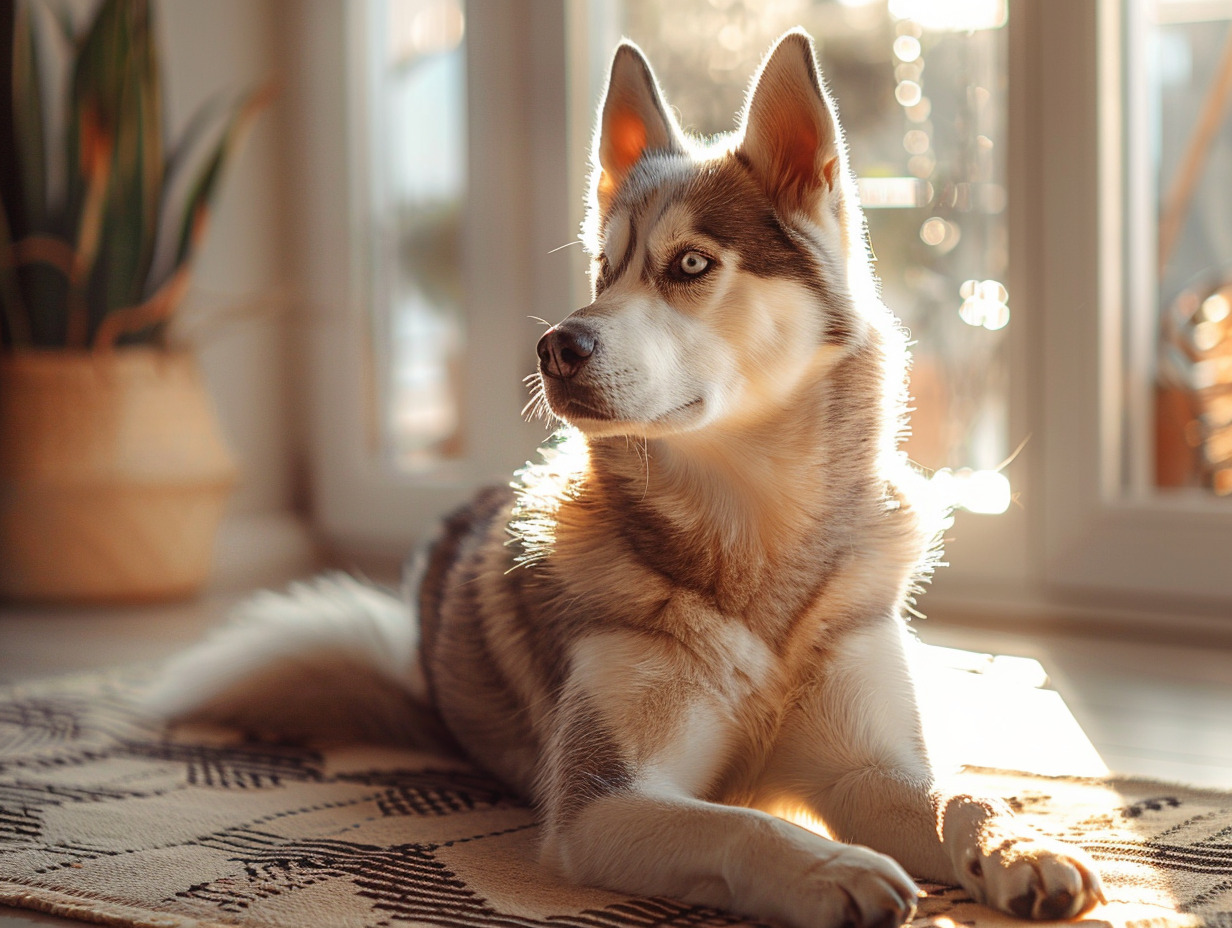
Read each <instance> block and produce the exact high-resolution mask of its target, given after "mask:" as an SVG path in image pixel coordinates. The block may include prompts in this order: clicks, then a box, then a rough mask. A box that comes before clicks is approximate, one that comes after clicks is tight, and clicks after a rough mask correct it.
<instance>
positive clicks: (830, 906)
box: [793, 846, 920, 928]
mask: <svg viewBox="0 0 1232 928" xmlns="http://www.w3.org/2000/svg"><path fill="white" fill-rule="evenodd" d="M795 888H796V889H797V891H799V892H800V895H801V898H800V907H801V908H802V909H805V910H806V911H804V912H801V913H800V914H801V916H802V917H801V918H800V919H799V921H798V923H799V924H808V925H819V926H825V928H897V926H899V925H905V924H906V923H907V922H909V921H911V919H912V917H913V916H914V915H915V906H916V900H917V898H918V897H919V894H920V890H919V888H918V887H917V886H916V885H915V882H914V881H913V880H912V879H911V877H909V876H908V875H907V871H905V870H904V869H903V868H902V867H901V866H899V864H898V862H897V861H895V860H893V859H891V858H889V857H887V856H885V855H884V854H878V853H877V852H876V851H872V850H869V849H868V848H865V847H855V846H847V847H844V848H843V849H842V850H840V851H839V852H838V854H836V855H835V856H834V857H832V858H830V859H829V860H826V861H818V862H817V863H816V864H814V865H813V866H811V867H810V868H809V869H808V870H807V871H806V872H805V874H804V875H803V877H802V878H801V879H800V880H799V881H798V883H797V886H796V887H795ZM795 921H796V920H794V919H793V922H795Z"/></svg>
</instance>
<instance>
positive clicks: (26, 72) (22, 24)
mask: <svg viewBox="0 0 1232 928" xmlns="http://www.w3.org/2000/svg"><path fill="white" fill-rule="evenodd" d="M13 32H14V35H13V129H14V139H13V141H14V147H15V148H16V152H15V153H16V156H17V168H18V174H19V177H20V183H21V188H22V189H21V194H22V196H21V199H22V204H21V206H22V216H23V218H24V222H23V225H24V228H23V229H20V230H18V231H19V233H20V234H28V233H29V232H36V231H37V232H41V231H45V230H46V228H47V171H46V167H45V165H46V163H47V158H46V151H45V141H44V128H43V91H42V81H41V80H40V78H39V54H38V43H37V39H36V37H35V34H34V22H33V17H32V15H31V11H30V5H29V3H20V2H19V3H18V4H17V12H16V20H15V23H14V30H13Z"/></svg>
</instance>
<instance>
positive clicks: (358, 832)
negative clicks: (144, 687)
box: [0, 675, 1232, 928]
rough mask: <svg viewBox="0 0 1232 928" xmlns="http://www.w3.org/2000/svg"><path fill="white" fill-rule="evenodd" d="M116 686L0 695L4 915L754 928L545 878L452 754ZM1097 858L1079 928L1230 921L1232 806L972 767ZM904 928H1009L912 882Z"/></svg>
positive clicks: (507, 799)
mask: <svg viewBox="0 0 1232 928" xmlns="http://www.w3.org/2000/svg"><path fill="white" fill-rule="evenodd" d="M132 687H133V684H132V683H131V682H125V680H124V679H123V678H120V677H118V676H115V675H111V676H95V677H89V678H80V679H74V680H67V681H66V680H57V681H49V682H43V683H38V684H30V685H22V686H18V687H13V688H8V689H3V690H0V903H4V904H8V905H15V906H22V907H26V908H31V909H38V910H41V911H44V912H51V913H55V914H59V915H63V916H68V917H71V918H78V919H82V920H85V921H94V922H100V923H105V924H110V925H118V926H150V928H154V926H157V928H172V926H183V928H190V926H193V928H205V926H215V925H241V926H258V925H259V926H270V928H304V926H308V925H338V926H357V928H359V926H363V928H385V926H389V928H399V926H408V925H434V926H449V928H470V926H473V928H529V926H552V928H649V926H679V928H685V926H688V928H711V926H743V925H753V924H754V923H752V922H749V921H746V920H744V919H740V918H736V917H734V916H731V915H728V914H725V913H722V912H717V911H714V910H711V909H703V908H698V907H695V906H688V905H684V904H682V903H678V902H675V901H672V900H669V899H645V898H637V897H630V896H622V895H618V894H615V893H609V892H602V891H599V890H592V889H583V888H578V887H575V886H570V885H567V884H564V883H562V882H561V881H560V880H559V879H557V878H555V877H554V876H553V875H552V874H551V873H549V872H548V871H545V870H544V869H543V868H541V867H540V866H539V864H538V863H537V860H536V855H535V843H536V832H537V826H536V824H535V820H534V817H533V815H532V813H531V812H530V810H528V809H527V808H526V807H525V806H523V805H522V804H520V803H519V802H518V801H517V800H516V799H515V798H514V797H513V796H511V795H509V794H508V793H507V792H506V791H505V790H504V789H503V788H502V787H501V786H500V785H499V784H498V783H496V782H495V781H493V780H492V779H490V778H489V777H486V776H484V775H482V774H480V773H478V772H476V771H475V770H474V768H472V767H470V766H468V765H467V764H465V763H464V762H462V761H460V760H457V759H456V758H452V757H449V756H447V755H442V754H430V753H417V752H413V751H407V750H394V749H387V748H378V747H368V746H358V745H357V746H349V747H339V748H328V749H319V748H313V747H307V746H299V745H290V744H282V743H270V742H258V741H252V740H246V739H244V738H243V737H241V736H240V735H239V734H238V733H236V732H232V731H225V730H220V729H205V728H197V727H194V728H183V729H178V730H176V731H175V732H173V733H168V732H166V731H164V730H162V729H161V728H158V727H153V726H151V725H149V724H148V723H145V722H143V721H142V720H141V719H140V717H139V716H137V714H136V713H134V712H133V711H132V710H131V709H130V706H129V699H130V696H131V693H132V692H133V688H132ZM960 784H961V786H962V788H963V789H969V790H971V791H979V792H986V793H991V794H994V795H1001V796H1004V797H1006V798H1007V799H1009V800H1010V802H1011V803H1012V804H1013V805H1014V806H1015V807H1016V808H1017V809H1018V810H1019V811H1020V813H1021V814H1022V815H1023V816H1024V817H1026V818H1027V819H1029V820H1030V821H1032V822H1033V823H1034V824H1035V825H1036V826H1037V827H1038V828H1040V829H1041V830H1043V831H1046V832H1048V833H1050V834H1053V835H1056V836H1057V837H1061V838H1065V839H1067V840H1070V841H1073V842H1074V843H1076V844H1079V845H1081V846H1083V847H1084V848H1086V849H1087V851H1089V852H1090V853H1091V854H1092V855H1093V856H1094V857H1095V859H1096V860H1097V861H1098V862H1099V864H1100V867H1101V870H1102V872H1103V876H1104V885H1105V889H1106V891H1107V894H1108V898H1109V900H1110V902H1109V904H1108V905H1107V906H1103V907H1101V908H1099V909H1097V910H1096V911H1095V912H1093V913H1092V914H1091V915H1089V916H1088V917H1087V918H1085V919H1083V920H1082V921H1080V922H1078V923H1077V924H1082V925H1089V926H1092V928H1094V926H1100V925H1115V926H1130V925H1134V926H1143V928H1145V926H1161V928H1163V926H1172V925H1177V926H1198V925H1208V926H1212V928H1232V795H1229V794H1224V793H1218V792H1212V791H1201V790H1192V789H1188V788H1185V787H1181V786H1174V785H1170V784H1162V783H1151V782H1142V781H1132V780H1116V779H1111V780H1107V781H1097V780H1077V779H1050V778H1043V777H1035V776H1029V775H1025V774H1015V773H1008V772H1003V771H988V770H967V771H964V772H963V773H962V774H960ZM925 888H926V889H927V890H928V898H926V899H924V900H922V904H921V906H920V914H919V916H918V917H917V919H916V922H915V924H916V925H917V926H946V928H953V926H955V925H966V926H975V928H986V926H989V928H991V926H994V925H997V926H1008V925H1010V924H1018V925H1025V924H1026V923H1024V922H1016V921H1015V920H1014V919H1011V918H1009V917H1006V916H1001V915H998V914H996V913H994V912H991V911H990V910H988V909H985V908H983V907H981V906H977V905H975V904H974V903H972V902H971V901H970V900H969V899H967V898H966V896H965V895H964V894H963V893H962V892H961V891H960V890H956V889H953V888H949V887H945V886H940V885H931V884H926V885H925Z"/></svg>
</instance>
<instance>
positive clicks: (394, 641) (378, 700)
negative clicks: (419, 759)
mask: <svg viewBox="0 0 1232 928" xmlns="http://www.w3.org/2000/svg"><path fill="white" fill-rule="evenodd" d="M427 699H428V693H427V684H426V681H425V679H424V675H423V671H422V670H421V668H420V664H419V623H418V621H417V620H416V617H415V615H414V611H413V606H411V605H410V603H409V602H408V601H404V600H403V599H399V598H398V597H396V596H393V595H391V594H389V593H386V592H384V591H382V590H379V589H377V588H375V587H372V586H369V585H367V584H364V583H362V582H360V581H358V580H356V579H354V578H353V577H350V576H347V575H345V574H329V575H325V576H322V577H318V578H316V579H314V580H312V581H308V582H305V583H296V584H293V585H292V586H291V587H290V588H289V589H288V590H287V592H286V593H273V592H268V591H266V592H261V593H258V594H257V595H255V596H253V597H251V598H250V599H248V600H246V601H244V602H243V603H241V604H240V605H239V606H238V607H236V609H235V611H234V612H233V613H232V617H231V622H230V623H229V624H227V625H226V626H224V627H223V628H222V629H220V630H219V631H217V632H216V633H215V634H214V635H212V636H211V637H209V638H207V639H206V640H205V641H204V642H202V643H201V644H199V645H197V646H196V647H193V648H191V649H189V650H188V651H185V652H183V653H181V654H179V655H177V656H176V657H174V658H173V659H172V660H171V661H170V662H169V663H168V664H167V665H165V666H164V668H163V669H162V671H161V673H160V677H159V680H158V682H157V685H156V686H155V687H154V688H153V690H152V691H151V692H150V694H149V696H148V697H147V700H146V706H147V708H148V709H149V711H150V712H151V713H155V714H157V715H159V716H161V717H170V718H191V719H204V720H209V721H218V722H226V723H229V724H234V725H239V726H241V727H244V728H247V729H249V730H255V731H276V732H278V733H279V734H282V735H291V736H296V737H303V736H307V735H309V734H311V735H312V736H313V737H314V738H321V737H325V738H336V739H353V738H363V739H366V740H379V741H383V742H394V743H399V742H408V741H411V742H415V741H418V740H420V739H419V738H418V737H417V733H416V732H414V731H408V730H407V729H408V722H410V721H412V720H413V719H414V717H415V716H416V715H417V713H416V712H415V711H414V705H413V704H414V703H415V702H418V703H421V704H423V703H426V702H427ZM408 710H409V711H408Z"/></svg>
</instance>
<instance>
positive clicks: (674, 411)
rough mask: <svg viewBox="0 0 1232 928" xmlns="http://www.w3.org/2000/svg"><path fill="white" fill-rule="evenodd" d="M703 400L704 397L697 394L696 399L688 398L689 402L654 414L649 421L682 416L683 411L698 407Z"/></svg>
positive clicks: (668, 420)
mask: <svg viewBox="0 0 1232 928" xmlns="http://www.w3.org/2000/svg"><path fill="white" fill-rule="evenodd" d="M704 402H705V399H704V398H703V397H700V396H699V397H697V399H694V400H689V402H687V403H681V404H680V405H679V406H674V407H672V408H671V409H669V410H668V411H667V412H665V413H662V414H660V415H657V416H655V417H654V418H653V419H652V420H650V421H651V422H670V421H671V420H672V419H675V418H677V417H679V416H682V415H684V414H685V413H690V412H692V411H693V410H695V409H699V408H700V407H701V405H702V404H703V403H704Z"/></svg>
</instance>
